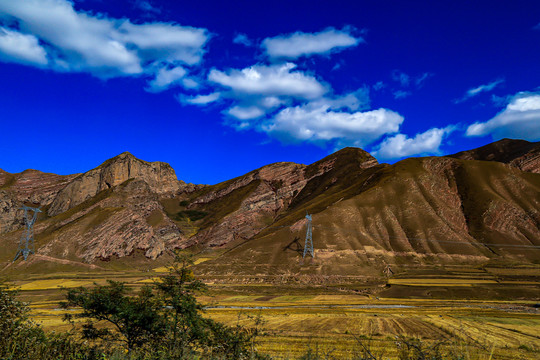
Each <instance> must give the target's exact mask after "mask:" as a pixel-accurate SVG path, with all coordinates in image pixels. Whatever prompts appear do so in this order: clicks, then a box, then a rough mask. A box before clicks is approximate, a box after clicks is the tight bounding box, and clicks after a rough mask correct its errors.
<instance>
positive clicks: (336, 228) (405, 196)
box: [0, 147, 540, 277]
mask: <svg viewBox="0 0 540 360" xmlns="http://www.w3.org/2000/svg"><path fill="white" fill-rule="evenodd" d="M531 149H532V150H534V149H536V148H535V147H533V148H530V149H529V150H527V151H525V152H523V151H521V155H519V154H520V152H516V154H517V155H516V154H514V155H512V156H509V157H508V159H507V158H504V159H507V160H508V161H509V162H512V161H515V160H516V159H522V158H523V154H531V151H532V150H531ZM502 155H503V154H502V153H501V154H499V155H497V156H498V157H497V159H503V157H502ZM471 156H472V155H471ZM478 156H480V155H478ZM486 156H487V155H486ZM523 164H524V162H523ZM24 179H32V180H31V181H29V182H28V181H25V180H24ZM38 183H40V185H39V186H38V185H36V184H38ZM0 184H2V185H1V187H2V188H1V189H0V211H4V210H3V209H7V212H6V211H4V212H2V213H0V220H1V221H2V224H3V223H6V224H7V223H9V222H10V221H11V223H10V224H12V228H11V230H9V231H8V232H7V233H4V235H3V236H2V237H1V238H0V244H1V246H3V248H4V250H5V251H4V252H3V253H2V254H0V262H4V263H6V264H7V263H8V262H9V261H10V260H11V258H12V256H13V255H14V253H15V250H16V247H17V241H18V239H19V238H20V236H21V234H22V230H21V229H20V226H21V225H22V224H21V220H20V219H21V218H22V215H20V216H18V217H17V216H16V217H13V216H12V215H10V216H11V217H9V216H6V215H5V214H8V213H9V214H11V213H10V212H13V211H15V210H13V209H16V208H19V207H20V204H21V201H30V200H32V201H35V202H36V203H40V205H42V206H44V207H43V208H44V209H45V210H48V211H47V212H45V213H43V214H42V216H41V217H40V218H39V219H38V222H37V223H36V226H35V230H36V247H37V255H38V257H36V259H56V260H55V261H60V260H62V261H64V260H65V261H70V262H72V263H74V264H77V263H79V264H83V263H84V264H88V263H90V264H94V265H99V264H105V263H104V262H103V261H109V262H110V261H113V260H114V261H116V260H118V261H119V262H120V263H126V264H127V262H124V260H121V259H122V258H127V257H134V256H140V257H143V258H148V259H157V258H159V257H160V256H162V255H164V254H166V253H167V252H168V251H167V250H170V249H174V248H188V247H195V248H197V249H199V250H208V249H215V248H218V249H219V251H217V252H216V254H218V253H219V254H222V255H221V256H219V257H218V258H216V259H214V260H211V261H207V262H204V263H202V264H200V265H199V266H200V269H201V271H203V272H204V273H205V274H209V275H212V276H222V275H223V274H232V273H234V274H238V275H241V274H244V275H250V276H251V275H254V274H255V275H256V274H276V275H280V276H281V275H283V274H287V273H299V272H302V271H307V270H306V268H305V267H302V266H301V265H300V264H299V260H300V259H301V252H302V247H303V237H304V232H305V215H306V212H309V213H311V214H313V224H314V230H313V234H314V241H315V249H316V258H315V260H314V263H313V264H312V267H311V268H309V272H310V273H313V274H321V275H323V274H324V275H325V276H327V275H328V276H330V275H331V276H334V275H335V276H349V277H351V276H352V277H354V276H359V274H362V276H368V275H369V274H375V275H373V276H379V277H380V273H381V271H382V270H381V267H384V266H385V264H392V266H393V267H397V268H399V267H401V266H409V265H411V264H421V265H430V266H437V265H440V264H458V263H467V264H474V265H475V266H477V265H478V264H483V263H485V262H489V261H495V260H498V259H503V260H504V261H518V262H524V263H531V262H532V263H536V262H540V251H538V250H537V248H535V246H538V247H540V231H539V226H540V174H535V173H532V172H523V171H520V170H518V169H517V168H515V167H511V166H508V165H507V164H503V163H502V162H499V161H476V160H463V159H457V158H452V157H428V158H413V159H406V160H403V161H401V162H399V163H396V164H394V165H387V164H378V163H377V161H376V160H375V159H374V158H373V157H372V156H371V155H369V154H368V153H367V152H365V151H363V150H361V149H357V148H346V149H343V150H340V151H338V152H336V153H334V154H332V155H330V156H327V157H326V158H324V159H322V160H320V161H318V162H316V163H314V164H311V165H307V166H306V165H302V164H295V163H287V162H282V163H275V164H271V165H268V166H265V167H262V168H260V169H257V170H254V171H252V172H250V173H248V174H245V175H243V176H240V177H238V178H235V179H232V180H229V181H226V182H223V183H220V184H217V185H213V186H194V185H191V184H184V183H183V182H181V181H178V180H176V175H175V174H174V170H172V168H171V167H170V166H169V165H167V164H164V163H148V162H145V161H142V160H138V159H136V158H134V157H133V156H132V155H131V154H129V153H124V154H121V155H119V156H117V157H115V158H113V159H110V160H108V161H106V162H105V163H104V164H102V165H100V166H99V167H98V168H96V169H93V170H90V171H88V172H86V173H84V174H80V175H73V176H70V177H59V176H57V175H53V174H43V173H39V172H35V171H33V170H32V171H27V172H23V173H21V174H15V175H12V174H8V173H5V172H0ZM41 189H44V190H43V191H42V190H41ZM13 224H14V225H13ZM17 229H19V230H17ZM39 256H41V258H39ZM31 261H37V260H31ZM47 261H48V260H47ZM114 261H113V262H114ZM21 264H23V262H21ZM16 266H23V265H20V264H18V265H16ZM366 274H367V275H366Z"/></svg>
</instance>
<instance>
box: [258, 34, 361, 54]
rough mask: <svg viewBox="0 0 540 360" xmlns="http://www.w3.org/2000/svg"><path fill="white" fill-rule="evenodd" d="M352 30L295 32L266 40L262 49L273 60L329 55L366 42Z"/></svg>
mask: <svg viewBox="0 0 540 360" xmlns="http://www.w3.org/2000/svg"><path fill="white" fill-rule="evenodd" d="M351 31H352V28H350V27H345V28H343V29H342V30H336V29H334V28H328V29H326V30H323V31H321V32H318V33H303V32H295V33H293V34H288V35H282V36H276V37H273V38H266V39H264V40H263V42H262V47H263V48H264V51H265V52H266V54H267V55H268V56H269V57H271V58H284V59H297V58H299V57H301V56H309V55H314V54H327V53H330V52H337V51H341V50H343V49H345V48H347V47H351V46H356V45H358V44H359V43H360V42H363V41H364V40H363V39H362V38H360V37H358V38H357V37H354V36H353V35H351Z"/></svg>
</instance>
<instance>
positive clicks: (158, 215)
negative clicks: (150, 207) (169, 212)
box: [146, 209, 163, 227]
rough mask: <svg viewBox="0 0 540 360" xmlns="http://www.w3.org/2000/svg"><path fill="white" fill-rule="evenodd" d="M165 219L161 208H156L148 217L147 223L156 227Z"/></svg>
mask: <svg viewBox="0 0 540 360" xmlns="http://www.w3.org/2000/svg"><path fill="white" fill-rule="evenodd" d="M162 221H163V213H162V212H161V211H160V210H159V209H155V210H154V211H152V212H151V213H150V215H148V217H147V218H146V223H147V224H148V225H150V226H152V227H156V226H158V225H159V224H161V222H162Z"/></svg>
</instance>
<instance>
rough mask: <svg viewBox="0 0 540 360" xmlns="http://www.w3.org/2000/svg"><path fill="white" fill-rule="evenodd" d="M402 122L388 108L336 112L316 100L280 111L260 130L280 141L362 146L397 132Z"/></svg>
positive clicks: (330, 103)
mask: <svg viewBox="0 0 540 360" xmlns="http://www.w3.org/2000/svg"><path fill="white" fill-rule="evenodd" d="M402 122H403V117H402V116H401V115H399V114H398V113H396V112H394V111H391V110H388V109H383V108H381V109H377V110H371V111H364V112H363V111H335V110H333V104H332V102H325V101H319V102H314V103H309V104H305V105H301V106H295V107H288V108H285V109H283V110H281V111H280V112H279V113H277V115H276V116H275V117H274V118H272V119H271V120H270V121H269V122H268V123H266V124H265V125H264V126H263V127H262V130H263V131H265V132H267V133H268V134H269V135H270V136H273V137H275V138H278V139H279V140H281V141H283V142H299V141H309V142H315V143H317V142H328V141H335V142H336V143H337V144H338V145H341V146H345V145H354V146H365V145H367V144H370V143H372V142H373V141H375V140H377V139H378V138H380V137H381V136H383V135H385V134H391V133H395V132H397V131H398V130H399V126H400V125H401V123H402Z"/></svg>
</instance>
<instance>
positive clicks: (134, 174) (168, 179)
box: [48, 152, 184, 216]
mask: <svg viewBox="0 0 540 360" xmlns="http://www.w3.org/2000/svg"><path fill="white" fill-rule="evenodd" d="M132 178H133V179H141V180H144V181H145V182H146V183H147V184H148V186H149V187H150V189H151V190H152V191H153V192H155V193H158V194H165V193H174V192H176V191H178V189H179V188H180V187H181V186H182V185H184V182H182V181H178V180H177V178H176V174H175V172H174V170H173V168H172V167H171V166H170V165H169V164H167V163H163V162H158V161H156V162H152V163H150V162H146V161H143V160H140V159H137V158H136V157H134V156H133V155H131V154H130V153H128V152H125V153H122V154H120V155H118V156H116V157H114V158H112V159H109V160H107V161H106V162H104V163H103V164H101V165H100V166H98V167H97V168H95V169H92V170H90V171H88V172H86V173H84V174H81V175H79V176H77V177H76V178H75V179H73V180H72V181H71V182H70V183H69V184H68V185H67V186H66V187H64V188H63V189H62V190H61V191H60V192H59V193H58V195H57V196H56V198H55V199H54V201H53V202H52V204H51V206H50V208H49V210H48V214H49V216H54V215H58V214H60V213H62V212H64V211H66V210H69V209H71V208H73V207H74V206H76V205H78V204H80V203H82V202H83V201H85V200H87V199H90V198H91V197H92V196H94V195H96V194H97V193H99V192H100V191H103V190H106V189H110V188H112V187H114V186H116V185H119V184H121V183H123V182H124V181H126V180H128V179H132Z"/></svg>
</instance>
